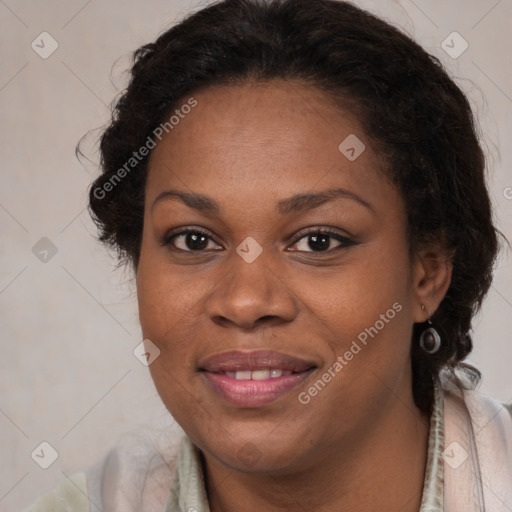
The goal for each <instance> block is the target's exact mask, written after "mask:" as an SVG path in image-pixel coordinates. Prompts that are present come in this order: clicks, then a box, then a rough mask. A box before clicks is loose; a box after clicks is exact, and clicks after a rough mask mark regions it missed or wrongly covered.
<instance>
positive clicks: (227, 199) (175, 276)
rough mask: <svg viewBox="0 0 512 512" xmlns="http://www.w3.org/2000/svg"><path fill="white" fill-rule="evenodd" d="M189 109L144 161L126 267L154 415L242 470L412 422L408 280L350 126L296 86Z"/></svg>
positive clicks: (416, 277)
mask: <svg viewBox="0 0 512 512" xmlns="http://www.w3.org/2000/svg"><path fill="white" fill-rule="evenodd" d="M193 98H194V99H195V100H196V101H197V105H196V106H194V107H193V108H191V109H190V113H188V114H186V115H184V114H183V112H184V111H188V110H189V109H184V110H182V115H181V116H180V120H179V123H177V124H176V125H175V126H174V128H173V129H172V131H169V133H168V134H166V135H165V137H163V139H162V140H161V142H159V143H158V144H157V146H156V148H155V149H154V150H153V152H152V155H151V158H150V162H149V169H148V179H147V185H146V193H145V220H144V231H143V240H142V247H141V254H140V263H139V266H138V270H137V290H138V300H139V307H140V321H141V325H142V331H143V336H144V338H145V339H149V340H151V342H152V343H153V344H154V345H156V346H157V347H158V349H159V350H160V355H159V357H157V358H156V359H155V361H154V362H153V363H152V364H151V365H150V370H151V373H152V376H153V379H154V382H155V385H156V388H157V390H158V392H159V394H160V396H161V398H162V400H163V402H164V403H165V405H166V406H167V408H168V409H169V411H170V412H171V413H172V415H173V416H174V418H175V419H176V420H177V421H178V423H179V424H180V425H181V426H182V427H183V429H184V430H185V432H186V433H187V434H188V435H189V437H190V438H191V439H192V441H193V442H194V443H195V444H196V445H197V446H199V447H200V448H201V449H202V450H203V451H204V452H205V454H206V455H207V456H208V457H211V458H212V460H213V459H214V460H216V461H218V462H220V463H222V464H224V465H226V466H228V467H230V468H232V469H238V470H242V471H248V470H249V471H269V470H274V471H279V470H286V469H287V468H292V467H300V466H301V465H302V467H304V464H307V463H314V461H315V460H316V461H320V460H322V457H325V456H326V454H328V453H330V451H331V450H332V449H333V447H334V446H343V447H345V449H348V450H350V448H351V447H352V446H356V444H357V443H354V440H356V439H358V438H360V437H361V436H364V434H365V433H369V432H371V430H372V429H374V428H375V427H376V426H377V425H378V424H379V422H380V421H381V420H383V418H384V417H385V415H386V414H387V413H389V411H395V412H397V411H400V412H399V414H404V415H406V414H417V410H416V409H415V408H414V406H413V401H412V396H411V395H412V394H411V373H410V354H409V352H410V339H411V332H412V325H413V322H415V321H424V320H425V318H426V312H422V311H421V308H420V298H419V296H420V293H421V292H420V288H421V286H420V285H419V284H418V283H420V282H421V279H422V267H421V265H419V264H416V263H413V262H411V261H410V259H409V252H408V246H407V240H406V225H405V212H404V205H403V201H402V199H401V197H400V196H399V194H398V193H397V191H396V190H395V189H394V188H393V186H392V185H390V183H389V182H388V181H387V179H386V178H385V176H384V174H383V172H382V168H383V165H384V164H383V161H382V159H381V158H380V157H379V155H378V154H377V153H375V152H374V150H373V145H372V142H371V141H370V140H369V139H368V138H367V136H366V135H365V133H364V131H363V128H362V126H361V124H360V123H359V122H358V120H357V119H356V118H354V117H353V116H352V115H349V114H348V113H346V112H343V111H341V110H340V109H338V108H335V107H334V105H333V104H332V103H331V102H330V101H329V98H328V97H326V96H325V95H324V94H323V93H321V92H320V91H318V90H316V89H314V88H312V87H310V86H308V85H305V84H300V83H298V82H293V83H290V82H288V83H286V82H277V81H274V82H270V83H266V84H259V85H250V84H247V85H244V86H230V87H223V88H221V87H216V88H210V89H207V90H204V91H202V92H199V93H197V94H194V95H193ZM187 100H188V98H185V100H184V101H183V104H186V103H187ZM189 104H193V101H192V100H191V101H190V102H189ZM355 137H357V139H356V138H355ZM347 138H348V139H347ZM362 144H364V147H363V146H362ZM340 145H341V146H340ZM185 230H189V231H190V233H188V234H187V233H186V232H185V233H184V231H185ZM150 346H151V344H149V345H148V347H150ZM150 351H151V349H150Z"/></svg>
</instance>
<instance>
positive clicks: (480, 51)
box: [0, 0, 512, 511]
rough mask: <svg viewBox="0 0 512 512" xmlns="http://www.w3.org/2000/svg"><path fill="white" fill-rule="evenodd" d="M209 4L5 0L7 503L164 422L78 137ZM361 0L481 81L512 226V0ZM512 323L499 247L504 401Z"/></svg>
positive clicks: (477, 355) (494, 163) (0, 457)
mask: <svg viewBox="0 0 512 512" xmlns="http://www.w3.org/2000/svg"><path fill="white" fill-rule="evenodd" d="M312 1H314V0H312ZM205 3H207V2H202V3H199V2H197V1H187V0H181V1H178V0H170V1H163V0H150V1H144V2H142V1H140V2H135V1H122V0H110V1H100V0H90V1H83V0H73V1H67V2H64V1H57V0H48V1H40V2H37V3H36V2H24V1H21V0H0V42H1V46H0V47H1V52H2V56H1V66H0V112H1V114H0V123H1V128H0V130H1V132H0V133H1V167H2V169H1V182H0V224H1V229H2V236H1V238H0V244H1V245H0V261H1V263H0V308H1V309H0V311H1V317H0V321H1V334H2V341H1V358H0V364H1V370H0V389H1V398H0V432H1V439H0V461H1V462H0V510H1V511H14V510H19V509H21V508H22V507H24V506H26V505H27V504H29V503H30V502H32V501H33V500H34V499H35V498H36V497H37V496H39V495H40V494H41V493H43V492H44V491H46V490H47V489H49V488H52V487H53V486H55V484H57V482H58V481H60V480H61V479H63V478H65V475H69V474H70V473H72V472H74V471H77V470H80V469H84V468H85V467H87V466H88V465H89V464H91V463H92V462H94V461H96V460H97V459H98V457H100V456H101V455H102V454H104V453H105V451H106V450H107V448H108V447H109V446H110V445H111V444H112V443H115V442H116V441H117V440H118V439H120V438H121V437H122V436H123V435H124V434H125V433H126V432H129V431H132V430H134V429H139V430H140V429H143V428H144V426H145V425H152V424H154V423H155V422H160V423H164V424H165V423H168V422H169V419H168V414H167V412H166V411H165V409H164V408H163V406H162V405H161V403H160V400H159V398H158V396H157V394H156V391H155V389H154V387H153V384H152V382H151V380H150V377H149V372H148V370H147V368H146V367H144V366H143V365H142V364H141V363H139V361H138V360H137V359H136V358H135V357H134V355H133V353H132V351H133V349H134V347H135V346H136V345H137V344H138V343H139V342H140V341H141V338H140V329H139V327H138V322H137V310H136V303H135V289H134V285H133V282H132V280H131V276H130V274H129V273H128V272H123V271H122V270H118V271H116V272H114V267H115V259H114V257H113V255H110V254H108V253H107V252H106V251H105V250H104V249H103V248H102V247H101V246H100V245H99V244H98V243H97V242H96V241H95V239H94V234H95V230H94V227H93V225H92V222H91V221H90V219H89V217H88V214H87V212H86V210H85V207H86V190H87V187H88V185H89V183H90V182H91V180H92V177H93V176H94V174H95V172H96V167H95V165H96V163H95V161H94V160H95V159H97V156H96V154H95V153H94V151H95V147H94V144H93V143H94V140H95V138H96V137H97V132H96V133H94V134H93V135H92V136H91V137H90V141H91V143H90V144H88V145H86V148H87V149H88V151H89V155H90V156H92V160H93V161H92V162H90V163H87V162H85V165H82V164H81V163H79V162H78V161H77V160H76V158H75V156H74V147H75V144H76V142H77V141H78V139H79V138H80V137H81V136H82V135H84V134H85V133H86V132H87V131H88V130H91V129H93V128H98V127H101V126H102V125H103V124H104V123H105V122H106V120H107V119H108V108H107V105H108V104H109V103H110V102H111V100H112V99H113V98H114V96H115V95H116V94H117V93H118V92H119V90H120V89H121V88H122V87H123V85H124V84H125V80H126V75H125V74H123V72H124V71H125V70H126V69H127V67H128V65H129V62H130V52H131V51H133V50H135V49H136V48H137V47H138V46H140V45H141V44H144V43H146V42H148V41H150V40H152V39H154V38H155V37H156V36H157V35H158V34H159V33H160V32H161V31H163V30H164V29H165V28H166V27H168V26H170V25H171V24H173V23H174V22H175V21H177V20H178V19H180V18H181V17H182V16H183V15H184V14H186V13H187V12H190V11H192V10H194V9H197V8H198V7H199V6H200V5H204V4H205ZM357 3H358V4H359V5H361V6H363V7H367V8H369V9H371V10H373V11H375V12H377V13H378V14H380V15H382V16H384V17H386V18H387V19H388V20H390V21H391V22H393V23H395V24H397V25H399V26H401V27H402V28H403V29H404V30H405V31H407V32H408V33H409V34H411V35H413V37H414V38H416V39H417V40H418V41H419V42H420V43H421V44H422V45H423V46H424V47H425V48H427V50H428V51H430V52H431V53H433V54H435V55H437V56H438V57H439V58H441V60H442V61H443V62H444V63H445V64H446V65H447V66H448V67H449V69H450V71H451V72H452V74H453V75H454V76H456V77H457V81H458V83H459V84H460V85H461V86H462V87H463V88H464V90H465V91H467V93H468V94H469V95H470V98H471V101H472V103H473V105H474V109H475V111H476V112H477V114H478V117H479V119H480V122H481V126H482V132H483V140H484V143H485V145H486V148H487V151H488V154H489V157H490V160H489V164H490V165H489V180H490V189H491V193H492V196H493V201H494V205H495V210H496V217H497V219H498V223H499V226H500V227H501V230H502V231H503V233H504V234H505V235H507V236H508V237H509V238H510V239H512V220H511V219H512V188H508V187H512V174H511V171H510V169H511V164H512V140H511V134H512V125H511V123H512V99H511V98H512V80H511V79H512V65H511V49H512V35H511V33H512V31H511V26H510V20H511V19H512V0H500V1H497V0H470V1H466V0H465V1H462V0H459V1H451V2H445V1H441V0H434V1H427V0H415V1H414V2H413V1H411V0H399V1H391V0H387V1H385V0H381V1H369V0H368V1H361V2H357ZM43 31H46V32H49V33H50V34H51V36H52V37H53V38H54V39H55V40H56V41H57V42H58V45H59V46H58V49H57V50H56V51H55V52H54V53H53V54H52V55H51V56H50V57H49V58H47V59H42V58H41V57H40V56H39V55H38V54H37V53H36V52H35V51H34V50H33V49H32V48H31V43H32V41H33V40H36V42H38V41H40V38H38V36H39V34H41V32H43ZM454 31H457V32H458V33H460V34H461V35H462V37H463V38H464V39H465V40H466V41H467V42H468V44H469V48H468V49H467V50H466V51H465V52H464V53H463V54H462V55H461V56H460V57H458V58H457V59H453V58H451V57H450V56H448V55H447V54H446V53H445V51H444V50H443V49H442V48H441V43H442V41H443V40H445V38H446V37H447V36H448V35H449V34H451V33H452V32H454ZM39 44H40V45H41V43H40V42H39ZM454 44H455V43H454ZM457 44H458V43H457ZM46 48H48V46H46ZM507 197H508V199H507ZM42 237H47V238H49V239H50V240H51V241H52V243H53V244H54V245H55V246H56V248H57V253H56V254H55V255H54V256H53V257H52V258H49V259H48V261H47V262H41V261H40V260H39V259H38V258H37V257H36V255H34V254H33V252H32V248H33V246H34V245H35V244H36V243H37V242H38V241H39V240H40V239H41V238H42ZM40 256H43V254H40ZM511 330H512V262H511V259H510V256H507V255H503V257H502V258H501V260H500V262H499V265H498V268H497V269H496V272H495V282H494V285H493V288H492V290H491V291H490V294H489V297H488V300H487V301H486V303H485V307H484V309H483V312H482V314H481V315H479V317H478V319H477V321H476V322H475V336H474V339H475V344H476V348H475V352H474V355H473V357H472V358H471V361H472V362H474V363H475V364H476V365H477V366H478V367H479V368H480V369H481V370H482V372H483V374H484V379H483V384H482V387H481V389H482V390H483V391H484V392H486V393H489V394H491V395H494V396H495V397H497V398H499V399H501V400H502V401H510V400H511V399H512V377H511V375H510V367H511V360H512V357H511V355H512V348H511V346H510V342H511V337H510V331H511ZM42 441H48V442H49V443H50V444H51V445H52V446H53V447H55V449H56V450H57V451H58V453H59V457H58V459H57V460H56V461H55V463H54V464H53V465H52V466H51V467H50V468H49V469H47V470H43V469H41V468H40V467H39V466H38V465H37V464H36V463H35V462H34V460H33V459H32V458H31V453H32V451H33V450H34V449H35V448H36V447H37V446H38V445H39V444H40V443H41V442H42Z"/></svg>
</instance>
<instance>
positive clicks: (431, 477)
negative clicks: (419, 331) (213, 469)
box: [165, 384, 444, 512]
mask: <svg viewBox="0 0 512 512" xmlns="http://www.w3.org/2000/svg"><path fill="white" fill-rule="evenodd" d="M443 430H444V424H443V390H442V388H441V386H440V384H436V386H435V392H434V406H433V411H432V416H431V418H430V431H429V438H428V454H427V467H426V471H425V479H424V483H423V495H422V499H421V507H420V510H419V512H443V463H444V462H443V450H444V439H443V437H444V436H443ZM165 512H210V507H209V506H208V498H207V495H206V489H205V484H204V479H203V467H202V462H201V455H200V452H199V450H198V449H197V448H196V447H195V446H194V445H193V444H192V442H191V441H190V439H189V438H188V437H187V436H185V437H184V438H183V441H182V444H181V448H180V453H179V456H178V466H177V469H176V474H175V477H174V482H173V485H172V490H171V496H170V498H169V501H168V503H167V506H166V509H165Z"/></svg>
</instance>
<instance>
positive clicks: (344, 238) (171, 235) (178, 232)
mask: <svg viewBox="0 0 512 512" xmlns="http://www.w3.org/2000/svg"><path fill="white" fill-rule="evenodd" d="M339 231H340V230H339V228H335V227H333V226H309V227H307V228H303V229H301V230H300V231H299V232H297V233H295V234H294V235H292V236H290V237H288V239H287V240H286V242H287V244H288V246H287V249H286V250H290V249H289V246H290V245H291V246H293V245H296V244H297V243H298V242H300V241H301V240H302V239H303V238H305V237H306V236H308V235H312V234H321V235H327V236H330V237H332V238H334V239H335V240H336V241H338V242H339V243H340V245H339V246H338V247H334V248H332V249H329V250H327V251H318V252H316V251H290V252H312V253H315V252H316V253H317V254H322V253H324V254H326V253H331V252H332V251H335V250H337V249H341V248H343V247H350V246H352V245H355V244H356V243H357V241H356V240H355V239H354V237H353V236H352V235H350V234H348V233H347V232H346V231H345V233H346V234H345V235H344V234H341V233H340V232H339ZM188 233H198V234H200V235H203V236H205V237H207V238H209V239H210V240H211V241H212V242H214V243H215V244H216V245H218V246H221V247H222V244H220V243H219V242H217V240H215V238H214V237H213V236H212V234H211V232H210V231H209V230H207V229H205V228H201V227H198V226H185V227H183V226H182V227H179V228H175V229H173V230H171V231H168V232H167V233H165V235H164V236H163V237H162V238H161V240H160V243H161V245H162V246H164V247H166V246H169V245H173V244H172V241H173V239H175V238H177V237H178V236H183V235H186V234H188ZM290 239H293V242H291V243H290V242H289V241H290ZM173 249H174V250H176V251H181V252H197V253H199V252H205V250H203V251H192V250H190V251H186V250H184V249H179V248H177V247H175V246H174V245H173ZM215 250H219V249H215Z"/></svg>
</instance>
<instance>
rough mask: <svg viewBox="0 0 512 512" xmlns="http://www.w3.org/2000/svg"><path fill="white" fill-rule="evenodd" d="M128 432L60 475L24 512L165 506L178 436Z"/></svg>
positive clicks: (118, 511) (138, 511)
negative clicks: (77, 469) (90, 461)
mask: <svg viewBox="0 0 512 512" xmlns="http://www.w3.org/2000/svg"><path fill="white" fill-rule="evenodd" d="M176 434H177V433H176V432H175V431H173V432H170V433H169V432H167V433H166V432H156V431H153V432H151V433H150V434H147V433H145V434H144V435H135V436H134V435H131V436H129V438H126V439H124V440H123V441H121V442H119V443H118V444H117V445H116V446H115V447H114V448H112V449H111V450H110V451H109V452H108V453H107V454H106V455H105V456H104V457H102V458H101V459H100V460H99V461H97V462H96V464H94V465H93V466H92V467H90V468H89V469H88V470H86V471H84V472H81V473H76V474H74V475H73V476H72V477H70V478H69V479H65V480H63V481H62V482H61V483H60V484H59V485H58V486H57V487H56V488H55V489H54V490H52V491H51V492H49V493H48V494H46V495H44V496H42V497H41V498H39V499H38V500H37V501H36V502H35V503H34V504H33V505H32V507H30V508H28V509H27V510H26V512H50V511H51V512H69V511H73V512H90V511H93V510H109V512H110V511H112V512H154V511H155V512H156V511H161V510H163V509H164V507H165V504H166V502H167V500H168V498H169V495H170V492H171V487H172V483H173V479H174V475H175V472H176V464H177V457H178V452H179V446H180V443H181V439H182V435H176Z"/></svg>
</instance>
